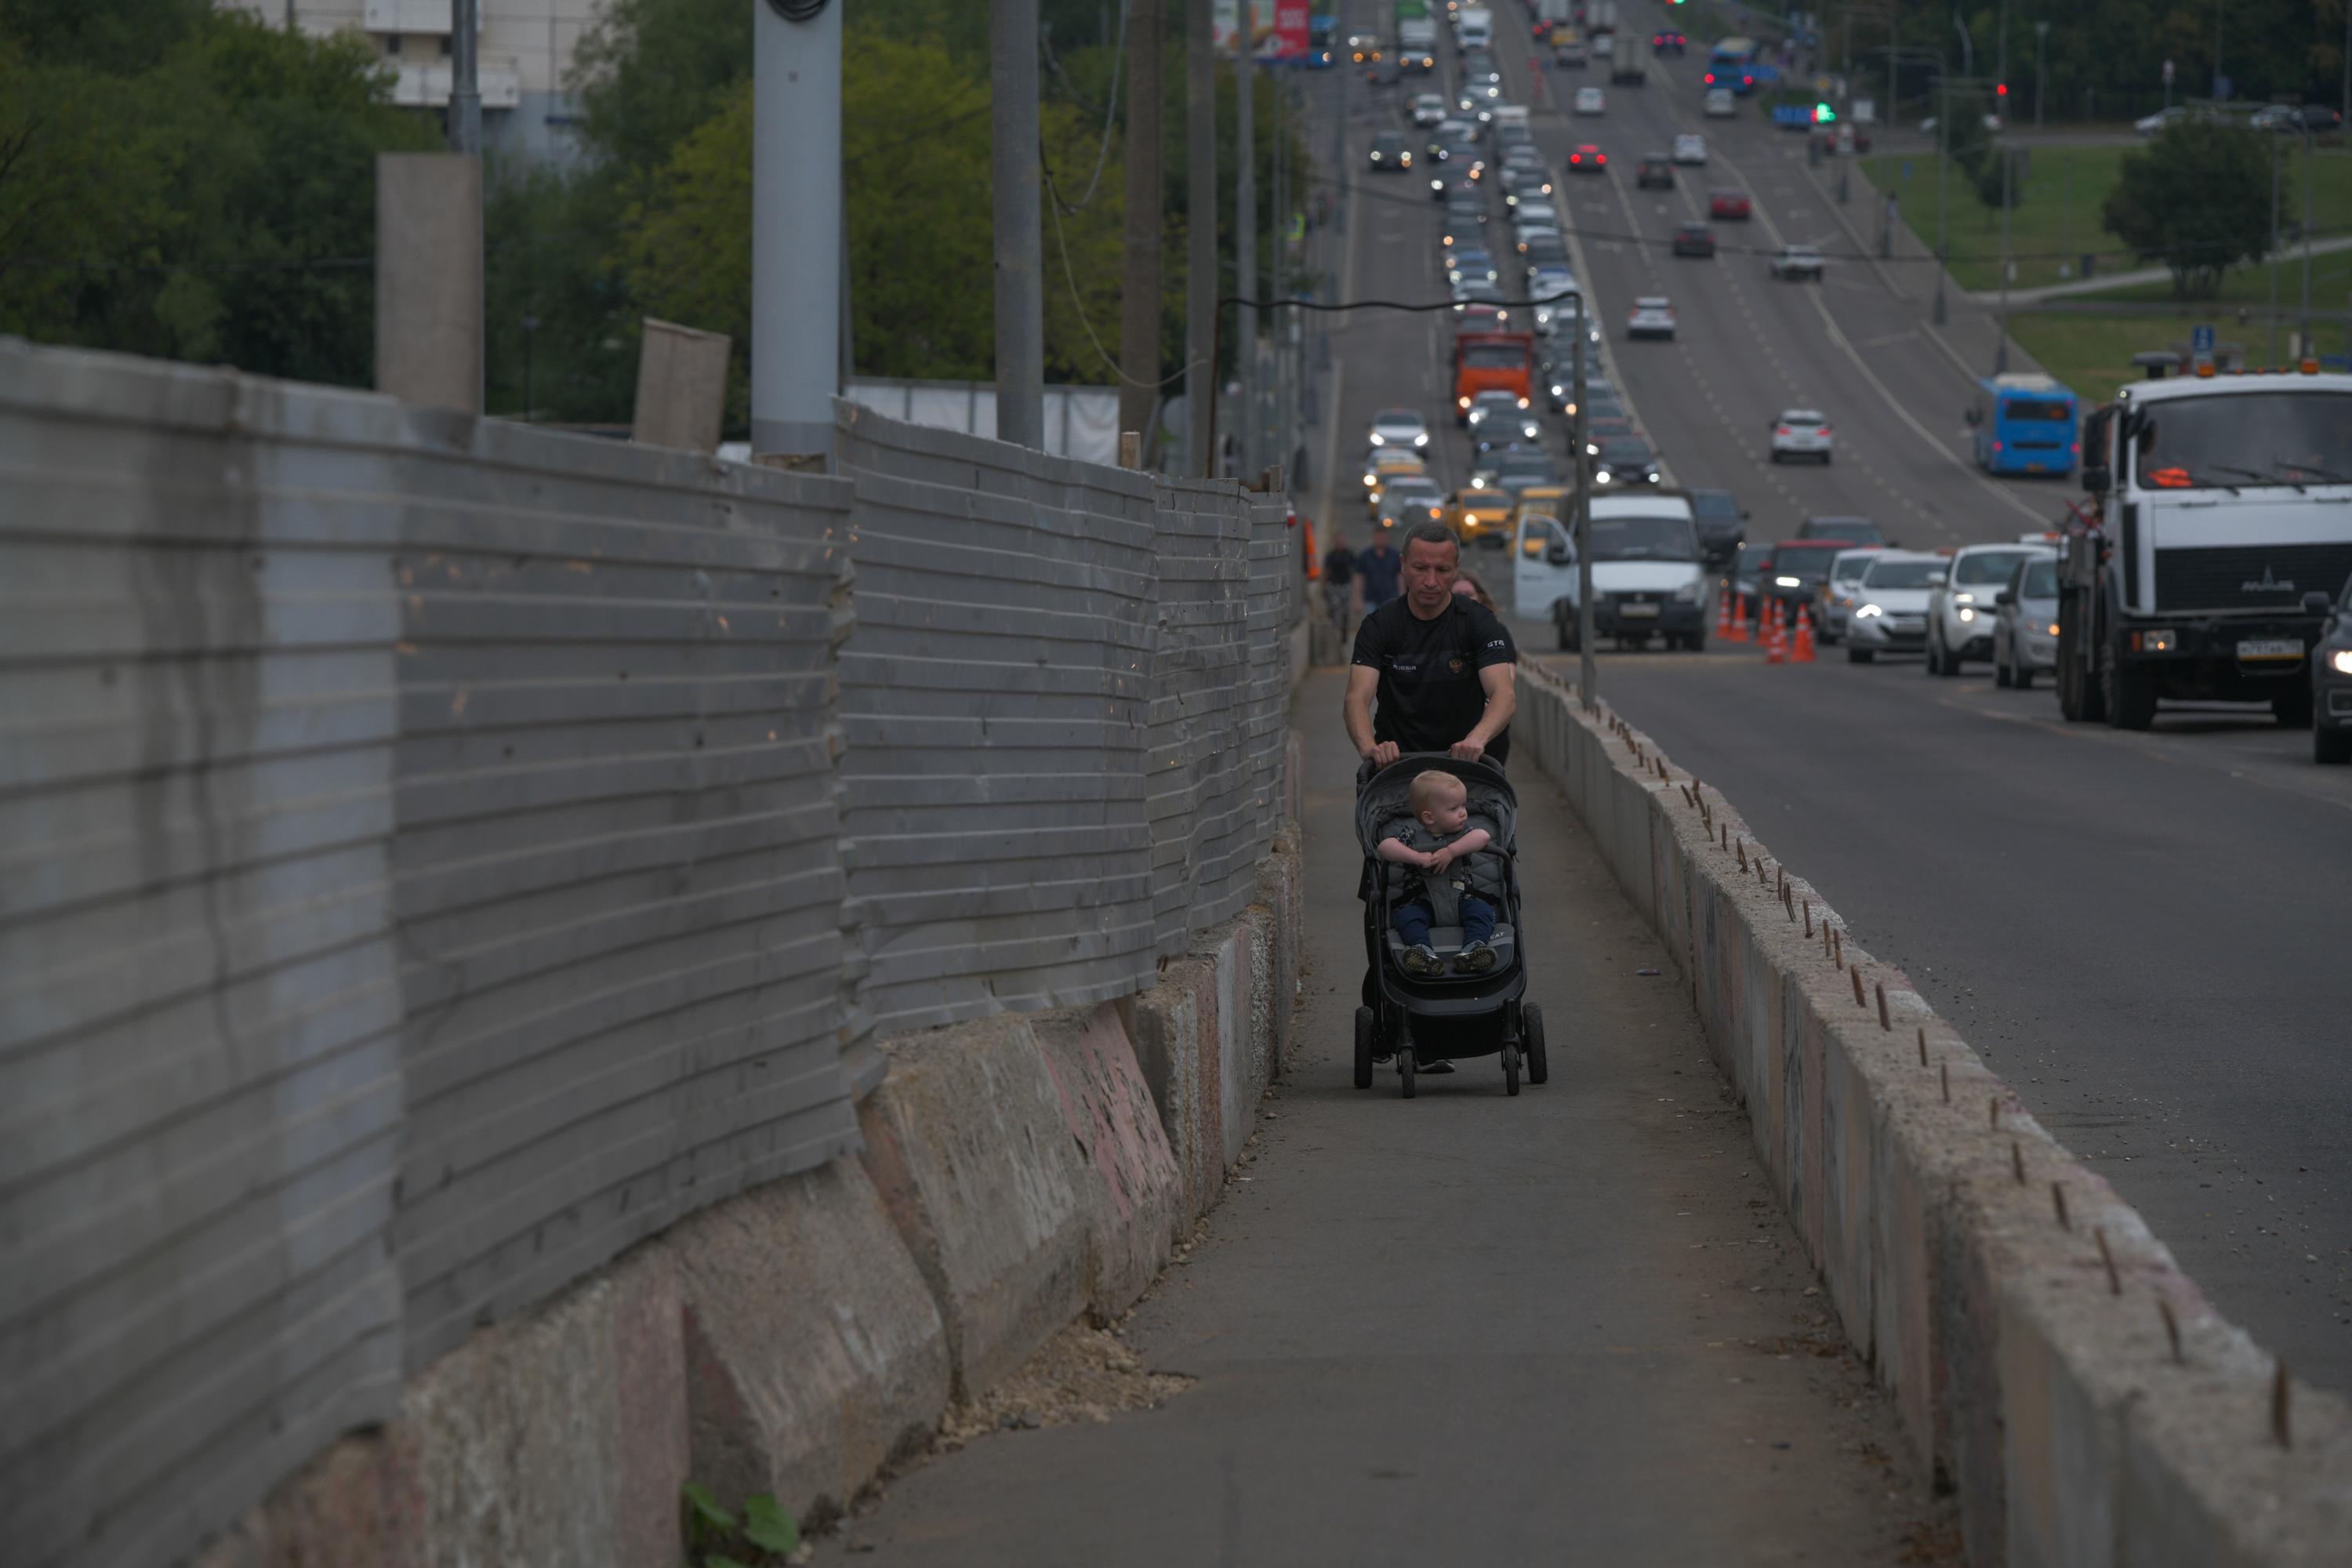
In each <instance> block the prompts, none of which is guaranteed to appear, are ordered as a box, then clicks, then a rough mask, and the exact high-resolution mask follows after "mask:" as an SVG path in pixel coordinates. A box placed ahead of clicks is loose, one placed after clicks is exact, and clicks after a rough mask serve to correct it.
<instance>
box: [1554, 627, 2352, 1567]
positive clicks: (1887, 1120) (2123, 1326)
mask: <svg viewBox="0 0 2352 1568" xmlns="http://www.w3.org/2000/svg"><path fill="white" fill-rule="evenodd" d="M1518 692H1519V710H1518V717H1517V719H1516V720H1515V721H1514V724H1513V728H1514V729H1515V731H1517V737H1518V750H1519V752H1520V754H1521V755H1523V756H1528V757H1531V758H1532V759H1533V760H1534V761H1535V762H1536V763H1537V765H1538V767H1540V768H1541V769H1542V771H1544V772H1545V773H1548V774H1549V775H1551V776H1552V777H1553V778H1554V779H1556V780H1557V781H1558V782H1559V784H1560V785H1561V787H1562V788H1563V790H1564V791H1565V792H1566V793H1567V795H1569V798H1570V802H1571V804H1572V805H1573V806H1574V808H1575V809H1576V811H1577V813H1578V814H1579V816H1581V817H1582V819H1583V821H1584V823H1585V825H1586V826H1587V827H1588V828H1589V829H1590V830H1591V833H1592V835H1593V837H1594V838H1595V839H1596V840H1597V841H1598V842H1599V843H1600V845H1601V852H1602V854H1603V856H1604V857H1605V858H1607V859H1608V861H1609V864H1610V867H1611V869H1612V872H1613V873H1614V874H1615V876H1616V878H1617V880H1618V882H1619V883H1620V885H1621V886H1622V888H1623V889H1624V891H1625V894H1626V896H1627V897H1628V898H1629V899H1630V900H1632V901H1633V904H1634V905H1635V907H1636V908H1637V909H1639V910H1641V912H1642V914H1643V918H1644V919H1646V920H1647V921H1649V922H1650V924H1651V925H1652V927H1653V928H1654V930H1655V931H1657V932H1658V934H1659V936H1660V937H1661V938H1662V939H1663V940H1664V942H1665V943H1666V945H1667V947H1668V949H1669V950H1670V951H1671V952H1673V953H1674V954H1675V959H1676V962H1677V963H1678V965H1679V966H1680V969H1681V972H1682V976H1683V978H1684V979H1685V982H1686V983H1687V984H1689V986H1690V990H1691V997H1692V1002H1693V1004H1694V1005H1695V1006H1696V1009H1697V1011H1698V1014H1699V1017H1700V1020H1701V1023H1702V1025H1703V1026H1704V1028H1705V1030H1706V1038H1707V1042H1708V1047H1709V1049H1710V1051H1711V1052H1712V1054H1713V1055H1714V1057H1715V1059H1716V1064H1717V1067H1718V1068H1720V1069H1721V1070H1722V1072H1723V1073H1724V1076H1725V1077H1726V1078H1727V1079H1728V1080H1729V1081H1730V1083H1731V1084H1732V1086H1733V1088H1734V1089H1736V1091H1737V1092H1738V1096H1739V1100H1740V1102H1741V1104H1742V1106H1743V1107H1744V1108H1745V1110H1747V1113H1748V1121H1749V1125H1750V1130H1751V1132H1752V1135H1753V1138H1754V1142H1755V1145H1756V1148H1757V1151H1758V1152H1759V1155H1760V1157H1761V1158H1762V1160H1763V1162H1764V1164H1765V1166H1766V1169H1767V1171H1768V1172H1769V1176H1770V1179H1771V1180H1772V1182H1773V1184H1774V1187H1775V1190H1776V1191H1777V1193H1778V1194H1779V1196H1780V1200H1781V1202H1782V1204H1783V1205H1785V1206H1786V1208H1787V1209H1788V1212H1789V1214H1790V1218H1791V1219H1792V1221H1793V1222H1794V1223H1795V1225H1796V1226H1797V1229H1798V1231H1799V1233H1800V1234H1801V1236H1802V1237H1803V1238H1804V1242H1805V1246H1806V1247H1807V1249H1808V1252H1809V1253H1810V1255H1811V1258H1812V1261H1813V1263H1814V1266H1815V1267H1816V1268H1818V1269H1819V1270H1820V1272H1821V1275H1822V1281H1823V1285H1824V1288H1825V1289H1826V1291H1827V1294H1828V1296H1829V1299H1830V1300H1831V1301H1832V1304H1833V1306H1834V1308H1835V1310H1836V1311H1837V1313H1838V1317H1839V1320H1840V1322H1841V1323H1842V1325H1843V1329H1844V1331H1845V1334H1846V1336H1847V1338H1848V1340H1849V1341H1850V1342H1851V1343H1852V1344H1853V1347H1854V1349H1855V1350H1856V1352H1859V1353H1860V1354H1861V1355H1862V1357H1863V1358H1864V1360H1865V1361H1866V1362H1867V1363H1869V1365H1870V1366H1871V1368H1872V1370H1873V1372H1874V1374H1875V1376H1876V1378H1877V1380H1878V1382H1879V1383H1880V1384H1882V1385H1883V1386H1884V1387H1885V1389H1886V1390H1887V1391H1888V1392H1889V1394H1891V1395H1892V1396H1893V1398H1894V1399H1895V1404H1896V1405H1897V1408H1898V1409H1899V1411H1900V1412H1901V1415H1902V1419H1903V1425H1904V1427H1905V1430H1906V1433H1907V1434H1908V1436H1910V1438H1911V1440H1912V1442H1913V1444H1914V1445H1915V1446H1916V1449H1917V1452H1918V1456H1919V1458H1921V1460H1922V1461H1923V1462H1925V1463H1927V1464H1928V1465H1930V1466H1932V1467H1933V1470H1934V1473H1935V1474H1936V1475H1937V1477H1938V1479H1941V1480H1943V1481H1946V1482H1948V1484H1950V1485H1952V1486H1953V1487H1955V1488H1957V1489H1958V1493H1959V1497H1960V1502H1961V1518H1962V1521H1963V1529H1964V1533H1965V1536H1966V1542H1967V1547H1968V1552H1969V1561H1970V1562H1972V1563H1977V1564H1979V1568H1985V1565H1989V1564H1996V1563H2032V1564H2042V1563H2050V1564H2058V1563H2065V1564H2087V1563H2098V1564H2105V1563H2116V1564H2122V1563H2133V1564H2140V1563H2180V1564H2189V1563H2263V1564H2304V1563H2312V1564H2317V1563H2342V1562H2343V1561H2344V1560H2345V1558H2344V1553H2345V1542H2347V1541H2352V1410H2347V1406H2346V1404H2345V1402H2344V1401H2343V1400H2342V1399H2340V1398H2337V1397H2336V1396H2334V1395H2332V1394H2320V1393H2317V1392H2315V1391H2314V1390H2311V1389H2309V1388H2307V1387H2296V1386H2294V1384H2292V1382H2291V1380H2290V1378H2289V1376H2288V1373H2287V1370H2286V1369H2285V1368H2284V1366H2282V1365H2281V1364H2280V1363H2277V1362H2276V1361H2275V1360H2274V1358H2273V1357H2272V1356H2270V1355H2268V1354H2267V1353H2265V1352H2263V1351H2262V1350H2261V1349H2260V1348H2259V1347H2258V1346H2256V1345H2255V1344H2254V1343H2253V1342H2252V1341H2251V1340H2250V1339H2249V1338H2248V1337H2247V1336H2246V1335H2245V1334H2244V1333H2243V1332H2242V1331H2240V1330H2239V1329H2237V1328H2235V1327H2233V1326H2232V1325H2231V1324H2230V1323H2229V1322H2227V1321H2224V1320H2223V1319H2222V1318H2221V1315H2220V1314H2219V1313H2217V1312H2216V1311H2214V1310H2213V1309H2212V1308H2211V1307H2210V1305H2208V1304H2207V1302H2206V1301H2205V1299H2204V1297H2203V1296H2202V1294H2201V1293H2200V1291H2199V1290H2198V1289H2197V1286H2196V1284H2195V1282H2194V1281H2193V1280H2191V1279H2189V1278H2188V1277H2187V1276H2186V1275H2185V1274H2183V1273H2182V1272H2181V1270H2180V1268H2179V1266H2178V1265H2177V1264H2176V1263H2175V1262H2174V1260H2173V1258H2172V1255H2171V1253H2170V1252H2169V1251H2168V1249H2167V1248H2166V1247H2165V1246H2164V1245H2163V1243H2162V1242H2161V1241H2159V1240H2158V1238H2157V1237H2155V1236H2153V1235H2152V1234H2151V1233H2150V1232H2149V1230H2148V1228H2147V1225H2146V1224H2145V1222H2143V1221H2142V1220H2141V1218H2140V1216H2139V1215H2137V1213H2135V1212H2134V1211H2133V1210H2132V1209H2131V1207H2130V1206H2129V1205H2126V1204H2125V1203H2124V1202H2123V1200H2122V1199H2121V1198H2119V1197H2118V1196H2117V1195H2116V1193H2115V1192H2114V1190H2113V1189H2112V1188H2111V1187H2110V1186H2109V1185H2108V1184H2107V1183H2106V1182H2105V1179H2104V1178H2102V1177H2100V1176H2099V1175H2098V1174H2096V1173H2094V1172H2092V1171H2090V1170H2089V1169H2087V1168H2085V1167H2084V1165H2082V1164H2081V1163H2079V1162H2077V1161H2076V1160H2075V1158H2074V1155H2072V1154H2071V1153H2069V1152H2067V1151H2066V1149H2065V1148H2063V1146H2062V1145H2061V1144H2059V1142H2057V1141H2056V1140H2055V1139H2054V1138H2053V1137H2051V1136H2050V1135H2049V1133H2048V1132H2046V1131H2044V1130H2043V1129H2042V1127H2041V1126H2040V1125H2039V1124H2038V1123H2037V1122H2036V1121H2034V1120H2033V1118H2032V1115H2031V1113H2029V1112H2028V1111H2027V1110H2026V1109H2025V1107H2024V1105H2023V1104H2022V1102H2021V1100H2020V1099H2019V1098H2018V1096H2017V1095H2016V1093H2015V1091H2014V1090H2012V1089H2010V1088H2009V1087H2008V1086H2007V1085H2005V1084H2004V1083H2002V1082H2001V1080H2000V1079H1999V1078H1998V1077H1997V1076H1995V1075H1994V1074H1993V1073H1992V1072H1991V1071H1990V1069H1989V1068H1987V1067H1986V1066H1985V1064H1984V1063H1983V1061H1982V1060H1981V1059H1980V1058H1979V1057H1978V1056H1977V1054H1976V1053H1975V1052H1974V1051H1973V1050H1971V1049H1969V1046H1968V1044H1967V1043H1966V1042H1965V1041H1964V1040H1963V1039H1961V1038H1960V1037H1959V1035H1958V1033H1957V1031H1956V1030H1955V1029H1954V1028H1953V1026H1951V1025H1950V1024H1948V1022H1946V1021H1945V1020H1943V1019H1941V1018H1939V1017H1937V1016H1936V1015H1935V1013H1934V1011H1933V1010H1932V1009H1931V1008H1930V1007H1929V1006H1928V1005H1927V1002H1926V1001H1925V999H1924V998H1922V997H1921V995H1920V994H1919V993H1918V990H1917V989H1916V987H1915V986H1914V985H1913V984H1911V982H1910V980H1909V979H1908V978H1907V977H1906V975H1905V974H1904V973H1902V972H1901V971H1900V970H1898V969H1896V968H1894V967H1893V966H1891V965H1888V964H1885V963H1880V962H1879V961H1878V960H1877V959H1875V958H1874V957H1873V956H1872V955H1871V954H1870V952H1868V951H1867V950H1866V948H1864V945H1863V944H1862V943H1861V942H1847V941H1845V935H1846V926H1845V922H1844V921H1843V919H1842V918H1841V917H1839V916H1838V914H1837V913H1836V911H1835V910H1833V909H1832V907H1831V906H1830V904H1829V902H1828V900H1825V899H1824V898H1823V897H1822V894H1821V892H1820V890H1819V889H1815V888H1813V887H1812V886H1811V884H1810V883H1808V882H1806V881H1805V880H1804V879H1802V878H1801V877H1799V876H1797V875H1794V874H1793V873H1791V872H1790V869H1789V868H1788V867H1786V866H1785V865H1783V864H1782V863H1781V862H1780V860H1779V858H1778V857H1776V856H1774V855H1772V854H1771V852H1770V851H1769V848H1768V847H1766V846H1765V845H1764V844H1762V843H1761V842H1760V841H1759V839H1758V837H1757V836H1756V834H1755V832H1754V830H1753V829H1752V828H1750V827H1749V826H1748V825H1747V823H1746V822H1745V821H1744V820H1743V819H1742V818H1741V817H1740V816H1739V814H1738V810H1737V809H1736V808H1735V807H1734V806H1733V805H1731V804H1730V803H1729V802H1727V801H1726V800H1724V799H1723V797H1722V796H1721V795H1719V794H1717V793H1716V792H1714V791H1713V790H1712V789H1711V788H1710V787H1709V786H1706V785H1705V784H1702V783H1700V781H1699V780H1698V779H1697V778H1696V777H1695V776H1693V775H1691V774H1690V773H1687V772H1685V771H1684V770H1680V769H1677V768H1675V766H1674V765H1673V763H1671V761H1670V760H1669V759H1667V758H1666V756H1665V755H1664V753H1663V752H1661V751H1660V750H1659V749H1658V748H1657V747H1656V745H1655V743H1654V742H1652V741H1651V740H1650V739H1649V738H1648V737H1647V736H1646V735H1644V734H1643V733H1642V732H1641V731H1638V730H1636V729H1634V728H1633V727H1632V726H1631V725H1629V724H1627V723H1626V722H1625V721H1623V720H1622V719H1620V718H1618V717H1617V716H1615V715H1613V714H1612V713H1610V712H1608V711H1607V710H1605V709H1602V710H1597V711H1588V710H1585V709H1584V708H1583V707H1582V706H1581V704H1580V702H1579V700H1577V697H1576V695H1575V693H1574V691H1573V689H1571V688H1570V687H1568V686H1566V685H1564V684H1562V683H1561V682H1559V680H1557V679H1553V678H1552V677H1550V676H1549V675H1548V674H1545V673H1543V672H1541V671H1538V670H1537V669H1534V668H1530V667H1528V666H1526V665H1522V666H1521V667H1520V672H1519V678H1518Z"/></svg>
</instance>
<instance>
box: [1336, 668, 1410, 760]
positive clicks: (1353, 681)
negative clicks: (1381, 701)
mask: <svg viewBox="0 0 2352 1568" xmlns="http://www.w3.org/2000/svg"><path fill="white" fill-rule="evenodd" d="M1380 687H1381V672H1380V671H1379V670H1377V669H1373V668H1369V667H1367V666H1365V665H1360V664H1351V665H1349V667H1348V696H1347V700H1346V701H1344V702H1343V703H1341V704H1340V708H1339V714H1340V717H1341V718H1342V719H1343V720H1344V721H1346V723H1347V726H1348V739H1349V740H1350V741H1352V742H1355V746H1356V755H1358V756H1360V757H1369V758H1370V759H1371V760H1372V761H1373V762H1376V763H1380V764H1381V766H1382V767H1386V766H1387V765H1388V764H1389V763H1392V762H1395V761H1396V760H1397V754H1398V753H1397V748H1396V742H1393V741H1375V740H1373V739H1372V698H1373V695H1374V694H1375V693H1377V692H1378V691H1379V690H1380Z"/></svg>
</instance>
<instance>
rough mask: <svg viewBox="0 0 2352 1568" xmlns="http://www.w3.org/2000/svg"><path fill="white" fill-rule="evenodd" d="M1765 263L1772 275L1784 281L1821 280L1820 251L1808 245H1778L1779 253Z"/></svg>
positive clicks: (1821, 264)
mask: <svg viewBox="0 0 2352 1568" xmlns="http://www.w3.org/2000/svg"><path fill="white" fill-rule="evenodd" d="M1767 265H1768V266H1769V268H1770V270H1771V273H1772V276H1773V277H1775V278H1778V279H1782V280H1783V281H1786V282H1790V283H1801V282H1803V281H1804V280H1805V279H1812V280H1813V281H1814V282H1816V283H1818V282H1820V281H1821V280H1822V268H1823V263H1822V253H1821V252H1820V251H1818V250H1816V249H1814V248H1813V247H1811V246H1810V245H1784V246H1782V247H1780V255H1778V256H1775V257H1774V258H1772V259H1771V260H1770V261H1769V263H1767Z"/></svg>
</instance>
